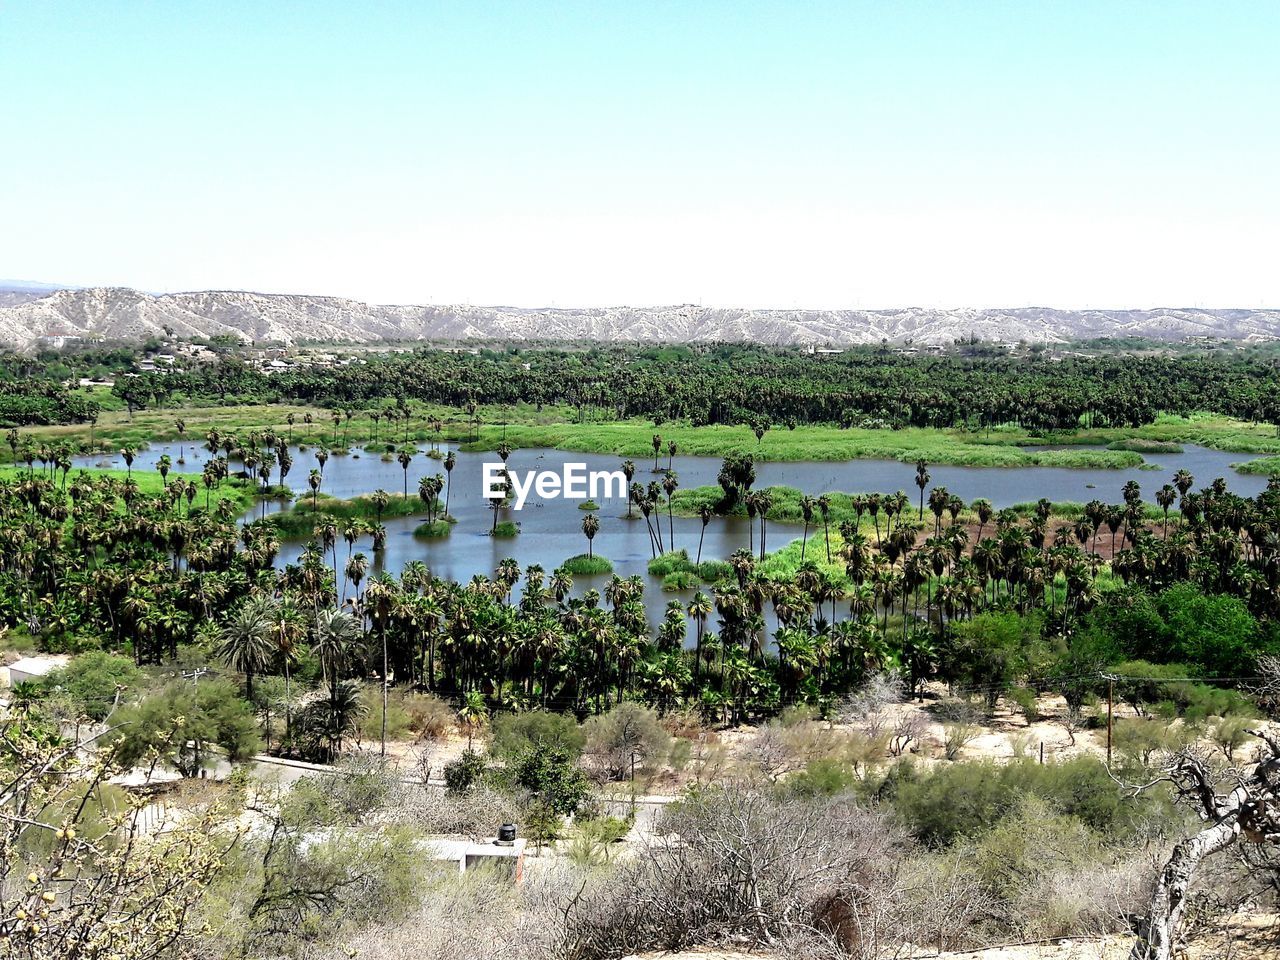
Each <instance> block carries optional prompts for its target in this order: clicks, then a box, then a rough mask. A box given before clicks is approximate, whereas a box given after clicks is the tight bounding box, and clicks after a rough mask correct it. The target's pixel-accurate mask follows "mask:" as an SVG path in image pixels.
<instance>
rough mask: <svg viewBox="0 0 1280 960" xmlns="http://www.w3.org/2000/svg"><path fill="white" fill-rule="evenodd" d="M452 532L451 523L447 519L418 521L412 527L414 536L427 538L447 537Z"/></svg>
mask: <svg viewBox="0 0 1280 960" xmlns="http://www.w3.org/2000/svg"><path fill="white" fill-rule="evenodd" d="M452 532H453V524H452V523H450V522H449V521H448V520H433V521H431V522H430V523H420V524H418V525H417V526H416V527H414V528H413V535H414V536H415V537H423V538H424V539H428V540H434V539H438V538H440V537H447V536H449V534H450V533H452Z"/></svg>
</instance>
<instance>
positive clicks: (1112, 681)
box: [1102, 673, 1116, 770]
mask: <svg viewBox="0 0 1280 960" xmlns="http://www.w3.org/2000/svg"><path fill="white" fill-rule="evenodd" d="M1102 678H1103V679H1104V680H1106V681H1107V769H1108V770H1110V769H1111V706H1112V703H1113V701H1114V700H1115V695H1116V678H1115V676H1114V675H1113V674H1110V673H1104V674H1102Z"/></svg>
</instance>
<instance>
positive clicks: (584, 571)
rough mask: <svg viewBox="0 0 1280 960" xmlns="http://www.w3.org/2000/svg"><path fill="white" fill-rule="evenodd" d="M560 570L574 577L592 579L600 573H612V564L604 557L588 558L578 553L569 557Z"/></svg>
mask: <svg viewBox="0 0 1280 960" xmlns="http://www.w3.org/2000/svg"><path fill="white" fill-rule="evenodd" d="M560 568H561V569H562V570H564V571H565V572H567V573H569V574H572V575H573V576H575V577H593V576H598V575H599V574H602V573H613V564H612V563H610V562H609V561H608V560H606V559H605V558H604V557H588V556H587V555H586V554H585V553H580V554H578V555H577V556H576V557H570V558H569V559H568V560H566V561H565V562H564V563H562V564H560Z"/></svg>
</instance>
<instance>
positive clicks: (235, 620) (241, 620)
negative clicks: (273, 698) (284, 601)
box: [215, 595, 275, 702]
mask: <svg viewBox="0 0 1280 960" xmlns="http://www.w3.org/2000/svg"><path fill="white" fill-rule="evenodd" d="M274 653H275V645H274V643H273V642H272V637H271V602H270V599H269V598H268V597H265V596H260V595H259V596H252V597H250V598H249V599H248V600H246V601H245V602H244V603H243V604H242V605H241V607H240V609H239V610H237V611H236V612H235V613H234V614H233V615H232V616H231V619H229V620H228V621H227V623H226V625H225V626H224V627H223V628H222V643H221V644H220V645H219V646H218V648H217V650H216V652H215V655H216V656H217V657H218V659H219V660H221V661H222V662H223V663H225V664H226V665H227V666H229V667H231V669H233V670H238V671H240V672H241V673H243V674H244V688H245V698H246V699H247V700H249V701H250V702H252V701H253V675H254V674H255V673H261V672H262V671H263V670H265V669H266V668H267V665H268V664H269V663H270V662H271V657H272V655H273V654H274Z"/></svg>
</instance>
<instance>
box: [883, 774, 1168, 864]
mask: <svg viewBox="0 0 1280 960" xmlns="http://www.w3.org/2000/svg"><path fill="white" fill-rule="evenodd" d="M882 792H885V793H887V794H888V795H889V796H890V798H891V802H892V804H893V808H894V811H895V813H896V814H897V816H898V817H899V818H900V819H901V820H902V822H903V823H904V824H905V825H906V826H907V827H908V828H909V829H910V830H911V831H912V832H913V833H914V834H915V835H916V836H917V837H918V838H919V839H920V841H921V842H922V843H924V844H926V845H928V846H931V847H943V846H947V845H949V844H951V843H953V842H955V841H956V840H958V839H960V838H962V837H971V838H973V837H980V836H981V835H983V834H984V833H985V832H986V831H988V830H989V829H991V827H992V826H993V825H994V824H995V823H997V822H998V821H999V820H1000V818H1001V817H1003V816H1004V815H1005V814H1007V813H1008V812H1009V811H1010V810H1013V809H1014V808H1015V806H1016V805H1017V804H1018V803H1019V802H1020V801H1021V800H1022V799H1023V798H1024V797H1027V796H1035V797H1039V798H1040V799H1042V800H1044V801H1045V802H1046V803H1048V804H1049V805H1050V807H1051V808H1052V809H1053V810H1055V811H1056V812H1058V813H1061V814H1064V815H1068V816H1074V817H1078V818H1079V819H1080V820H1081V821H1082V822H1083V823H1084V824H1086V825H1087V826H1088V827H1089V828H1090V829H1093V830H1096V831H1098V832H1099V833H1101V834H1102V835H1104V836H1107V837H1113V838H1119V837H1123V836H1126V835H1129V834H1132V833H1133V832H1134V831H1135V830H1136V829H1137V828H1138V826H1139V824H1140V823H1141V822H1142V821H1143V819H1144V818H1145V817H1147V816H1149V815H1151V814H1152V813H1154V812H1156V811H1157V810H1160V809H1163V808H1162V807H1161V800H1160V799H1158V798H1157V797H1156V796H1154V795H1153V794H1144V795H1143V796H1142V797H1140V798H1139V799H1137V800H1132V801H1131V800H1129V799H1127V798H1126V797H1125V796H1124V794H1123V792H1122V791H1121V789H1120V788H1119V787H1118V786H1117V785H1116V783H1115V781H1113V780H1112V779H1111V777H1110V776H1108V774H1107V770H1106V767H1105V766H1103V764H1101V763H1099V762H1098V761H1097V760H1095V759H1093V758H1091V757H1078V758H1075V759H1071V760H1065V761H1062V762H1058V763H1046V764H1039V763H1037V762H1035V761H1034V760H1032V759H1029V758H1028V759H1022V760H1014V761H1013V762H1011V763H1007V764H997V763H995V762H993V761H990V760H984V761H976V762H973V761H961V762H958V763H952V764H948V765H947V766H943V767H937V768H935V769H934V770H933V772H931V773H929V774H920V773H918V772H916V770H915V768H906V769H899V770H898V771H896V772H895V773H894V774H892V775H891V776H890V777H889V778H888V779H887V780H886V783H885V785H884V787H883V788H882Z"/></svg>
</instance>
